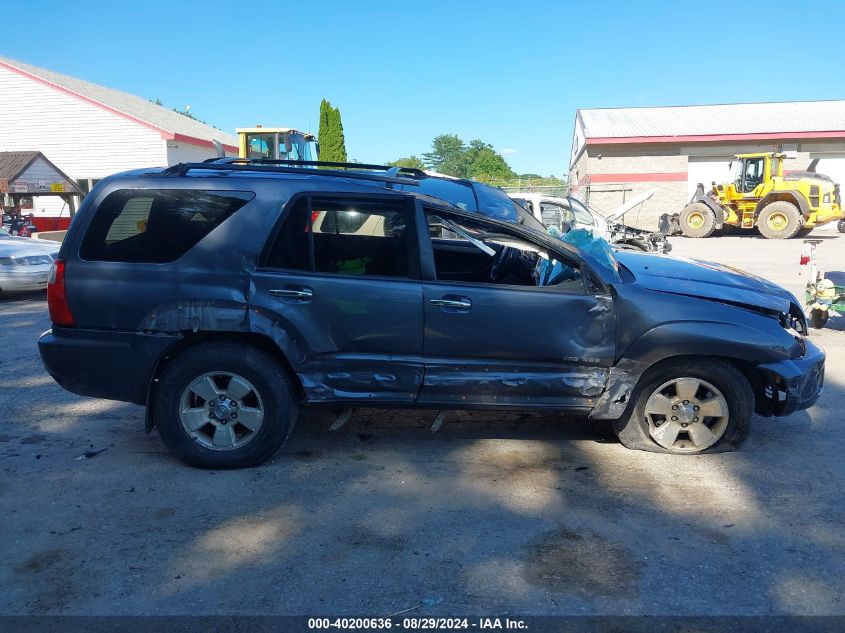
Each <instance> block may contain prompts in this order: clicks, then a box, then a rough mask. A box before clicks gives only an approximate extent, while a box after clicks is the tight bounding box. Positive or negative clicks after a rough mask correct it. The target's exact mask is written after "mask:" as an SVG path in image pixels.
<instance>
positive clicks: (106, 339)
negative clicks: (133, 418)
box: [38, 327, 180, 404]
mask: <svg viewBox="0 0 845 633" xmlns="http://www.w3.org/2000/svg"><path fill="white" fill-rule="evenodd" d="M178 340H180V337H178V336H174V335H166V334H142V333H137V332H106V331H99V330H84V329H76V328H62V327H54V328H53V329H52V330H48V331H47V332H45V333H44V334H42V335H41V337H40V338H39V339H38V350H39V352H41V360H42V361H43V362H44V367H45V368H46V369H47V371H48V372H49V374H50V375H51V376H52V377H53V379H54V380H55V381H56V382H57V383H59V385H60V386H61V387H62V388H64V389H67V390H68V391H70V392H73V393H75V394H79V395H80V396H90V397H93V398H106V399H108V400H120V401H123V402H134V403H135V404H145V402H146V398H147V389H148V387H149V384H150V380H151V378H152V376H153V371H154V369H155V366H156V364H157V363H158V360H159V358H161V356H162V354H164V352H165V351H166V350H167V349H168V348H169V347H170V346H171V345H172V344H173V343H175V342H176V341H178Z"/></svg>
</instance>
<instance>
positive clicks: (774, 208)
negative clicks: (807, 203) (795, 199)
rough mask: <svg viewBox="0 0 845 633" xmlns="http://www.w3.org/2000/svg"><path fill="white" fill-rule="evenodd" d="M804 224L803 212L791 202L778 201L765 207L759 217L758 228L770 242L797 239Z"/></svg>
mask: <svg viewBox="0 0 845 633" xmlns="http://www.w3.org/2000/svg"><path fill="white" fill-rule="evenodd" d="M803 224H804V218H803V217H802V215H801V212H800V211H798V207H796V206H795V205H794V204H792V203H791V202H786V201H785V200H777V201H775V202H772V203H770V204H767V205H766V206H765V207H763V210H762V211H760V215H758V216H757V228H758V229H760V233H762V234H763V236H764V237H767V238H769V239H770V240H788V239H789V238H791V237H795V236H796V235H797V234H798V231H800V230H801V228H802V227H803Z"/></svg>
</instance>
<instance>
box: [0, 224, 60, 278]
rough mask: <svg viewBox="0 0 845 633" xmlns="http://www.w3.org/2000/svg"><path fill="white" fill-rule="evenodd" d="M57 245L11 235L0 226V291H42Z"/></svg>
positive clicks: (57, 250)
mask: <svg viewBox="0 0 845 633" xmlns="http://www.w3.org/2000/svg"><path fill="white" fill-rule="evenodd" d="M58 252H59V245H58V244H49V243H44V242H38V241H36V240H31V239H27V238H25V237H15V236H13V235H10V234H9V233H8V232H7V231H5V230H4V229H0V293H7V292H31V291H33V290H46V289H47V277H48V276H49V274H50V269H51V268H52V266H53V260H54V259H55V258H56V257H57V256H58Z"/></svg>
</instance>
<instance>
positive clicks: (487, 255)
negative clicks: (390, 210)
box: [426, 209, 584, 293]
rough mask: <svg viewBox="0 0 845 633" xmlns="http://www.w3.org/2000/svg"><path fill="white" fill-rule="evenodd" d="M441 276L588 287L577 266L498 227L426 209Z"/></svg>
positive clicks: (564, 288)
mask: <svg viewBox="0 0 845 633" xmlns="http://www.w3.org/2000/svg"><path fill="white" fill-rule="evenodd" d="M426 216H427V220H428V232H429V235H430V236H431V237H432V250H433V252H434V268H435V274H436V275H437V280H438V281H446V282H450V281H451V282H469V283H489V284H503V285H508V286H535V287H538V286H558V288H559V289H560V290H562V291H569V292H573V293H583V292H584V281H583V278H582V276H581V271H580V268H579V267H578V265H577V264H576V263H575V262H572V261H568V260H566V261H563V260H560V259H556V258H555V256H553V255H552V254H550V253H549V252H548V251H547V250H546V249H545V248H543V247H541V246H538V245H536V244H534V243H532V242H529V241H527V240H525V239H523V238H522V237H519V236H516V235H512V234H510V233H509V232H507V231H504V230H501V229H499V228H498V227H490V226H488V225H486V224H484V223H483V222H475V221H472V220H466V219H464V218H458V217H456V216H451V215H449V214H448V213H442V212H440V211H438V210H435V209H426Z"/></svg>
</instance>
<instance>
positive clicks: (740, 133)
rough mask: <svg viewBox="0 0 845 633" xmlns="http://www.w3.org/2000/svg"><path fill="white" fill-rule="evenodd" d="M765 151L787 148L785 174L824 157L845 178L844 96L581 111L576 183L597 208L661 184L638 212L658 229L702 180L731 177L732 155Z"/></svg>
mask: <svg viewBox="0 0 845 633" xmlns="http://www.w3.org/2000/svg"><path fill="white" fill-rule="evenodd" d="M763 151H783V152H785V153H786V154H787V159H786V161H785V163H784V168H785V172H786V173H788V172H790V171H801V170H805V169H806V168H807V166H808V165H809V163H810V161H811V160H813V159H815V158H818V159H820V160H819V162H818V166H817V171H818V172H819V173H823V174H827V175H828V176H831V177H832V178H833V179H834V180H835V181H836V182H839V183H843V184H845V101H801V102H779V103H737V104H726V105H699V106H672V107H659V108H607V109H590V110H578V111H577V112H576V114H575V129H574V132H573V136H572V154H571V160H570V182H571V183H572V186H573V189H574V190H576V191H577V192H578V193H579V194H580V195H581V196H582V197H583V198H585V199H588V200H589V202H590V204H591V205H593V206H594V207H596V208H598V209H599V210H601V209H611V208H613V207H615V206H617V205H619V204H621V203H622V202H624V200H625V199H626V198H630V197H631V196H636V195H638V194H639V193H642V192H643V191H645V190H648V189H655V190H656V193H655V195H654V196H653V197H652V199H651V200H650V201H649V202H648V203H647V204H646V205H645V206H644V207H643V209H642V211H641V214H640V216H639V224H640V225H641V226H648V227H654V226H655V225H656V221H657V218H658V217H659V215H660V214H661V213H664V212H669V213H674V212H677V211H680V210H681V208H683V206H684V205H685V204H686V203H687V201H688V200H689V198H690V197H691V196H692V194H693V193H694V191H695V188H696V186H697V184H698V183H703V184H704V185H705V188H709V186H710V184H711V183H712V182H713V181H716V182H727V181H729V180H730V169H729V164H730V161H731V158H732V157H733V155H734V154H740V153H748V152H763ZM635 219H636V218H628V221H629V222H632V221H633V220H635Z"/></svg>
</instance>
